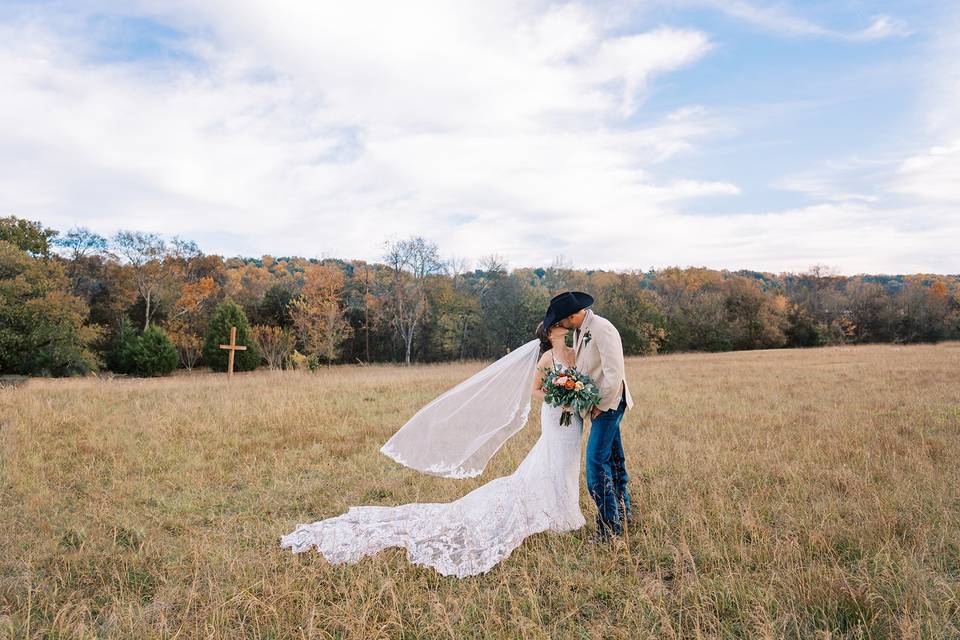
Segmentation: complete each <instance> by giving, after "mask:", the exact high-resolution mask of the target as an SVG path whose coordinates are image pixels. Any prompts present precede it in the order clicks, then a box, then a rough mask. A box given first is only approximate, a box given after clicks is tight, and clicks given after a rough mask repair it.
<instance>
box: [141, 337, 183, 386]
mask: <svg viewBox="0 0 960 640" xmlns="http://www.w3.org/2000/svg"><path fill="white" fill-rule="evenodd" d="M178 359H179V358H178V357H177V348H176V347H175V346H174V345H173V341H172V340H170V338H169V337H168V336H167V333H166V332H165V331H164V330H163V329H161V328H160V327H158V326H156V325H150V326H149V327H147V330H146V331H144V332H143V335H141V336H140V338H139V339H138V340H137V342H136V346H135V347H134V349H133V372H134V373H135V374H136V375H138V376H165V375H169V374H170V373H172V372H173V370H174V369H176V368H177V361H178Z"/></svg>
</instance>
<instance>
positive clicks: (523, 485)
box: [280, 365, 586, 578]
mask: <svg viewBox="0 0 960 640" xmlns="http://www.w3.org/2000/svg"><path fill="white" fill-rule="evenodd" d="M555 366H556V365H555ZM560 412H561V409H560V408H559V407H553V406H550V405H548V404H546V403H544V404H543V407H542V408H541V410H540V424H541V432H540V438H539V439H538V440H537V442H536V444H535V445H534V446H533V448H532V449H530V452H529V453H528V454H527V456H526V457H525V458H524V459H523V462H521V463H520V465H519V466H518V467H517V470H516V471H514V472H513V473H512V474H510V475H508V476H503V477H500V478H496V479H494V480H491V481H490V482H488V483H486V484H484V485H482V486H480V487H477V488H476V489H474V490H473V491H471V492H470V493H468V494H466V495H465V496H463V497H462V498H459V499H457V500H454V501H453V502H445V503H411V504H404V505H400V506H397V507H377V506H364V507H350V509H349V510H348V511H347V512H346V513H345V514H343V515H341V516H337V517H334V518H328V519H326V520H319V521H317V522H314V523H311V524H301V525H298V526H297V528H296V529H295V530H294V531H292V532H291V533H289V534H287V535H285V536H283V537H282V538H281V539H280V546H281V547H282V548H289V549H291V550H292V551H293V552H294V553H300V552H302V551H306V550H308V549H310V548H311V547H316V549H317V552H319V553H320V554H321V555H323V557H324V558H325V559H326V560H327V561H328V562H330V563H331V564H341V563H352V562H357V561H359V560H360V559H361V558H363V557H364V556H368V555H373V554H375V553H377V552H378V551H380V550H382V549H386V548H388V547H404V548H406V550H407V558H408V560H409V561H410V562H411V563H413V564H419V565H426V566H430V567H433V568H434V569H436V570H437V571H439V572H440V573H441V574H443V575H453V576H457V577H461V578H462V577H465V576H470V575H475V574H479V573H485V572H487V571H489V570H490V569H491V568H492V567H494V566H495V565H496V564H497V563H498V562H500V561H501V560H503V559H504V558H506V557H507V556H509V555H510V554H511V553H512V552H513V550H514V549H516V548H517V547H518V546H520V544H521V543H522V542H523V540H524V539H525V538H527V537H528V536H530V535H533V534H535V533H539V532H541V531H547V530H550V531H557V532H563V531H572V530H575V529H579V528H580V527H582V526H584V524H586V520H585V519H584V516H583V513H582V512H581V511H580V447H581V435H582V433H583V420H582V418H581V417H580V416H578V415H576V414H574V416H573V420H572V421H571V423H570V424H569V425H568V426H561V425H560Z"/></svg>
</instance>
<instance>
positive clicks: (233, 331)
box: [220, 327, 247, 378]
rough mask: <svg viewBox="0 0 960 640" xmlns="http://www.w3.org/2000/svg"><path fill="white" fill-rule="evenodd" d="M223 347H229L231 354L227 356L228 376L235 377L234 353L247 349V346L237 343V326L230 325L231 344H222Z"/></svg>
mask: <svg viewBox="0 0 960 640" xmlns="http://www.w3.org/2000/svg"><path fill="white" fill-rule="evenodd" d="M220 348H221V349H229V350H230V356H229V357H228V358H227V376H228V377H231V378H232V377H233V354H235V353H236V352H237V351H246V350H247V348H246V347H245V346H243V345H242V344H237V328H236V327H230V344H222V345H220Z"/></svg>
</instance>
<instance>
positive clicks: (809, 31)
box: [681, 0, 913, 42]
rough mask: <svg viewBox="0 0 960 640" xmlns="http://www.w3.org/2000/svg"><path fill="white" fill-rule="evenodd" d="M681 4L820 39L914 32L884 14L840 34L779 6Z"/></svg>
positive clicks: (723, 1) (692, 0)
mask: <svg viewBox="0 0 960 640" xmlns="http://www.w3.org/2000/svg"><path fill="white" fill-rule="evenodd" d="M681 3H682V4H687V5H700V6H707V7H710V8H712V9H715V10H717V11H721V12H723V13H725V14H727V15H729V16H732V17H734V18H737V19H739V20H743V21H745V22H748V23H750V24H753V25H755V26H757V27H760V28H761V29H766V30H769V31H774V32H777V33H781V34H785V35H799V36H819V37H827V38H836V39H839V40H850V41H854V42H856V41H868V40H881V39H883V38H892V37H904V36H908V35H911V34H912V33H913V31H912V30H911V29H909V28H908V27H907V25H906V24H905V23H904V22H903V21H902V20H899V19H897V18H894V17H892V16H888V15H883V14H880V15H875V16H873V17H872V18H871V19H870V24H869V25H867V26H866V27H864V28H862V29H859V30H854V31H843V30H839V29H832V28H829V27H825V26H823V25H821V24H819V23H817V22H815V21H812V20H809V19H807V18H804V17H802V16H799V15H796V14H794V13H791V12H789V11H787V10H786V9H784V8H783V6H782V5H781V4H757V3H754V2H746V1H745V0H681ZM801 6H803V5H801Z"/></svg>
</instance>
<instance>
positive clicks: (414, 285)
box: [384, 236, 443, 365]
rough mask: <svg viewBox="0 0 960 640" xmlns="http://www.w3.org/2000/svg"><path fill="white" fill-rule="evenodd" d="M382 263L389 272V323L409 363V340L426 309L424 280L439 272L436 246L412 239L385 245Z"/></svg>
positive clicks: (440, 270)
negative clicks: (399, 340)
mask: <svg viewBox="0 0 960 640" xmlns="http://www.w3.org/2000/svg"><path fill="white" fill-rule="evenodd" d="M384 261H385V262H386V264H387V266H388V267H389V268H390V269H391V270H392V272H393V278H392V282H391V287H390V294H389V302H390V307H391V309H390V311H391V312H392V319H391V322H392V324H393V326H394V328H395V329H396V330H397V333H398V334H399V335H400V338H401V339H402V340H403V344H404V350H405V359H404V361H405V362H406V364H407V365H409V364H410V355H411V352H412V350H413V337H414V335H415V334H416V331H417V325H418V324H419V323H420V320H421V319H422V318H423V315H424V313H425V312H426V309H427V287H426V284H427V279H428V278H429V277H430V276H433V275H436V274H438V273H441V272H442V271H443V263H442V262H441V260H440V251H439V249H438V248H437V245H436V243H434V242H430V241H428V240H425V239H423V238H422V237H419V236H417V237H412V238H410V239H408V240H396V241H393V242H387V243H386V252H385V254H384Z"/></svg>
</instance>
